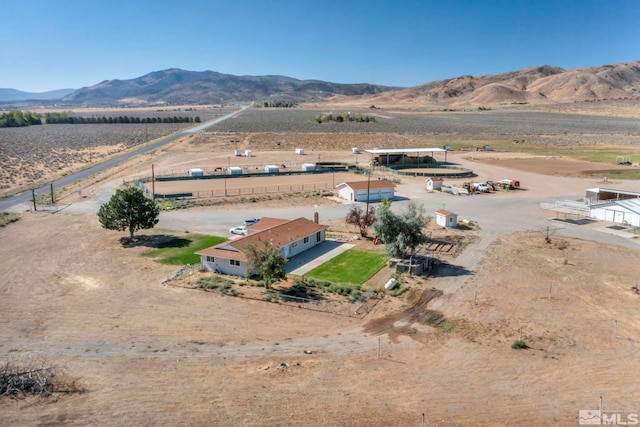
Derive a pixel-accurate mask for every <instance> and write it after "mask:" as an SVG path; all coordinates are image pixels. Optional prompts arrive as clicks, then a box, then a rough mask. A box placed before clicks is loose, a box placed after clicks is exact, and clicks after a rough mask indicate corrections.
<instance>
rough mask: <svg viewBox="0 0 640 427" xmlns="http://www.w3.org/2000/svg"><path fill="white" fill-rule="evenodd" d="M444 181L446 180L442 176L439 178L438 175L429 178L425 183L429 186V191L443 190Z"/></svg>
mask: <svg viewBox="0 0 640 427" xmlns="http://www.w3.org/2000/svg"><path fill="white" fill-rule="evenodd" d="M443 182H444V180H443V179H442V178H438V177H433V178H427V179H426V180H425V184H426V186H427V191H429V192H431V191H440V190H442V183H443Z"/></svg>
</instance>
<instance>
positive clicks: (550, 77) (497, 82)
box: [361, 61, 640, 107]
mask: <svg viewBox="0 0 640 427" xmlns="http://www.w3.org/2000/svg"><path fill="white" fill-rule="evenodd" d="M611 99H640V61H635V62H625V63H621V64H614V65H602V66H599V67H587V68H577V69H569V70H565V69H562V68H559V67H553V66H550V65H543V66H540V67H531V68H525V69H523V70H519V71H513V72H509V73H503V74H495V75H486V76H475V77H474V76H460V77H456V78H452V79H446V80H439V81H435V82H431V83H426V84H424V85H420V86H415V87H412V88H408V89H402V90H398V91H393V92H386V93H383V94H379V95H375V96H370V97H363V99H362V101H361V102H363V105H365V104H375V105H379V104H382V105H383V104H386V103H392V104H394V105H402V104H407V105H416V104H418V105H419V104H422V105H434V104H438V105H442V106H451V107H478V106H500V105H503V106H504V105H510V104H553V103H567V102H581V101H594V100H611Z"/></svg>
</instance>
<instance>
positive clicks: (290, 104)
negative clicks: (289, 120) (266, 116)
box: [262, 101, 298, 108]
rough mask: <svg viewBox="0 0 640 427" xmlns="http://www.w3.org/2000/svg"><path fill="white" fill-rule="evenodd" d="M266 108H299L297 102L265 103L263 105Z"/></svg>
mask: <svg viewBox="0 0 640 427" xmlns="http://www.w3.org/2000/svg"><path fill="white" fill-rule="evenodd" d="M262 106H263V107H264V108H295V107H297V106H298V104H296V103H295V102H286V101H276V102H264V103H263V104H262Z"/></svg>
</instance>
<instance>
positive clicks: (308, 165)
mask: <svg viewBox="0 0 640 427" xmlns="http://www.w3.org/2000/svg"><path fill="white" fill-rule="evenodd" d="M302 170H303V171H314V170H316V165H315V164H313V163H303V164H302Z"/></svg>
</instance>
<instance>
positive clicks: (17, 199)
mask: <svg viewBox="0 0 640 427" xmlns="http://www.w3.org/2000/svg"><path fill="white" fill-rule="evenodd" d="M250 106H251V104H250V105H245V106H244V107H242V108H240V109H239V110H237V111H234V112H232V113H229V114H227V115H225V116H222V117H218V118H217V119H214V120H211V121H208V122H206V123H203V124H200V125H198V126H195V127H192V128H189V129H186V130H183V131H180V132H178V133H176V134H173V135H169V136H166V137H164V138H160V139H159V140H157V141H156V142H154V143H153V144H149V145H145V146H143V147H140V148H137V149H135V150H133V151H129V152H127V153H125V154H123V155H121V156H117V157H114V158H111V159H109V160H107V161H105V162H103V163H99V164H97V165H95V166H92V167H90V168H88V169H84V170H81V171H79V172H76V173H74V174H71V175H67V176H65V177H62V178H60V179H58V180H55V181H53V182H52V183H53V188H54V189H56V188H62V187H67V186H70V185H72V184H74V183H76V182H78V181H80V180H83V179H85V178H87V177H89V176H91V175H94V174H97V173H99V172H103V171H105V170H107V169H110V168H112V167H114V166H117V165H119V164H121V163H124V162H126V161H128V160H131V159H132V158H134V157H136V156H139V155H141V154H145V153H148V152H150V151H153V150H155V149H156V148H158V147H160V146H163V145H165V144H168V143H170V142H173V141H175V140H176V139H179V138H181V137H182V136H184V135H186V134H192V133H197V132H200V131H202V130H203V129H206V128H207V127H209V126H212V125H215V124H216V123H220V122H222V121H224V120H227V119H230V118H231V117H234V116H236V115H238V114H240V113H241V112H242V111H244V110H246V109H247V108H249V107H250ZM50 187H51V183H47V184H45V185H43V186H42V187H40V188H37V189H35V192H36V194H43V193H49V191H50ZM31 200H33V199H32V192H31V190H27V191H23V192H22V193H19V194H16V195H14V196H11V197H7V198H5V199H0V211H11V210H16V208H17V207H18V206H19V205H22V204H25V203H28V202H30V201H31ZM22 210H24V209H22Z"/></svg>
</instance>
